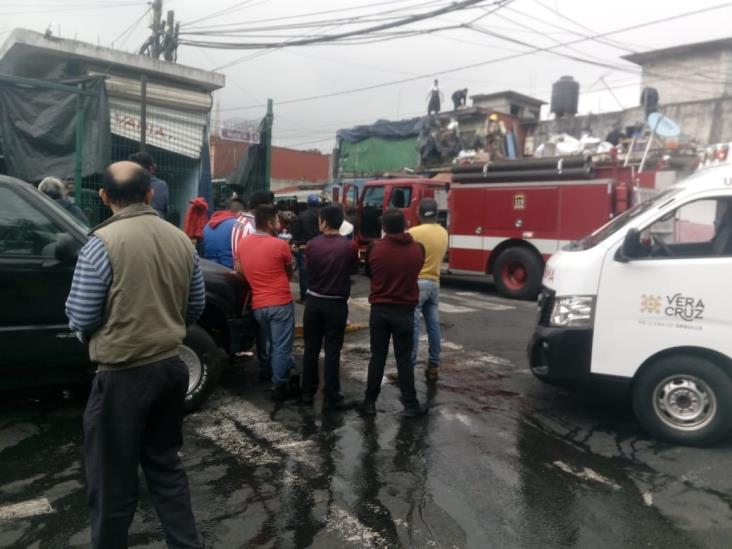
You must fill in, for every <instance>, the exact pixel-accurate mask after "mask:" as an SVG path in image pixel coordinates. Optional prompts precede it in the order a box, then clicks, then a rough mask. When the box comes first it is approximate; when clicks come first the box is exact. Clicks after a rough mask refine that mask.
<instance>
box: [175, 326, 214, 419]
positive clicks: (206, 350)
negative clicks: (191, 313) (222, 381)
mask: <svg viewBox="0 0 732 549" xmlns="http://www.w3.org/2000/svg"><path fill="white" fill-rule="evenodd" d="M178 354H179V355H180V358H181V360H182V361H183V362H184V363H185V365H186V366H187V367H188V393H187V394H186V412H192V411H193V410H196V409H198V408H199V407H200V406H201V404H203V403H204V402H205V401H206V399H207V398H208V397H209V396H210V395H211V393H212V392H213V390H214V389H215V388H216V386H217V385H218V383H219V376H220V375H221V368H222V366H223V359H224V356H225V355H224V353H223V351H222V350H221V349H220V348H219V347H217V346H216V342H215V341H214V340H213V338H212V337H211V336H210V335H209V334H208V332H206V330H204V329H203V328H201V327H200V326H197V325H193V326H189V327H188V333H187V334H186V338H185V339H184V340H183V344H182V345H181V346H180V347H178Z"/></svg>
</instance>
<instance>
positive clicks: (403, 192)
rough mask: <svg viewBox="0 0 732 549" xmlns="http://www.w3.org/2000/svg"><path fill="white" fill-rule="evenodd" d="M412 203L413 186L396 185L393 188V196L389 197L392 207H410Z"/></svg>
mask: <svg viewBox="0 0 732 549" xmlns="http://www.w3.org/2000/svg"><path fill="white" fill-rule="evenodd" d="M411 203H412V188H411V187H395V188H393V189H392V190H391V197H390V198H389V207H390V208H400V209H404V208H408V207H409V205H410V204H411Z"/></svg>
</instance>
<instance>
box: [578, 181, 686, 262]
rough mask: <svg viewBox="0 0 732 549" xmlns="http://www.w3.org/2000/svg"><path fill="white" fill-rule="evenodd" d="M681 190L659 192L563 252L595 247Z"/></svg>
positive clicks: (671, 189)
mask: <svg viewBox="0 0 732 549" xmlns="http://www.w3.org/2000/svg"><path fill="white" fill-rule="evenodd" d="M680 191H681V189H679V188H676V187H672V188H670V189H666V190H665V191H663V192H661V193H660V194H657V195H656V196H654V197H653V198H651V199H649V200H646V201H644V202H641V203H639V204H636V205H635V206H633V207H632V208H630V209H629V210H626V211H624V212H623V213H621V214H620V215H619V216H617V217H615V218H613V219H611V220H610V222H609V223H606V224H605V225H603V226H602V227H600V228H599V229H597V230H596V231H595V232H594V233H592V234H590V235H589V236H586V237H584V238H581V239H580V240H575V241H574V242H572V243H570V244H569V245H568V246H567V247H566V248H565V250H570V251H572V250H573V251H578V250H589V249H590V248H594V247H595V246H597V245H598V244H599V243H600V242H602V241H603V240H605V239H606V238H608V237H610V236H612V235H613V234H615V233H616V232H618V231H619V230H620V229H622V228H623V227H625V226H626V225H627V224H628V223H630V222H631V221H632V220H633V219H635V218H636V217H638V216H640V215H643V214H644V213H645V212H647V211H648V210H650V209H652V208H654V207H656V206H659V205H661V204H663V203H664V202H667V201H668V200H669V199H672V198H673V196H674V195H676V194H677V193H679V192H680Z"/></svg>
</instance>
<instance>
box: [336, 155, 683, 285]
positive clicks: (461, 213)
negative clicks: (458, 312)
mask: <svg viewBox="0 0 732 549" xmlns="http://www.w3.org/2000/svg"><path fill="white" fill-rule="evenodd" d="M674 179H675V172H673V171H668V172H661V171H648V172H643V173H635V169H634V168H633V167H632V166H622V165H621V164H619V163H618V162H616V161H612V162H608V163H606V164H602V165H594V164H592V162H591V161H590V159H589V158H587V157H585V156H582V155H578V156H570V157H551V158H530V159H521V160H505V161H495V162H492V163H491V164H489V165H480V164H479V165H476V164H472V165H468V166H454V167H453V168H452V172H451V173H450V174H445V173H442V174H440V175H439V176H437V177H435V178H432V179H425V178H414V179H395V180H389V179H382V180H372V181H368V182H366V183H365V184H364V185H363V186H362V187H361V188H360V189H359V188H358V187H357V186H355V185H349V184H346V185H344V187H343V189H342V194H339V193H335V195H334V200H335V201H336V202H341V203H343V204H344V206H346V209H347V210H349V209H350V210H351V211H355V212H357V223H356V226H357V232H356V238H357V241H358V243H359V247H360V248H361V250H362V251H364V250H365V248H366V246H367V245H368V244H369V243H370V242H371V241H372V240H373V239H376V238H379V237H380V236H381V224H380V221H379V219H380V217H381V213H382V212H383V210H384V209H385V208H399V209H401V210H402V211H403V212H404V213H405V217H406V219H407V224H408V226H413V225H414V224H417V223H419V221H418V217H417V208H418V205H419V201H420V200H421V199H422V198H424V197H433V198H435V199H436V200H437V202H438V204H440V205H441V208H442V210H441V212H440V214H441V221H442V222H443V223H444V224H445V225H446V226H447V228H448V231H449V235H450V239H449V249H448V257H447V265H446V272H447V273H448V274H456V275H460V274H469V275H476V274H480V275H489V276H492V277H493V280H494V283H495V285H496V289H497V291H498V293H500V294H501V295H503V296H506V297H509V298H515V299H534V298H535V297H536V296H537V295H538V293H539V290H540V289H541V279H542V274H543V272H544V265H545V263H546V261H547V260H548V259H549V257H550V256H551V255H552V254H553V253H555V252H557V251H558V250H560V249H561V248H562V247H564V246H565V245H566V244H569V243H570V242H571V241H573V240H577V239H579V238H582V237H583V236H586V235H587V234H590V233H591V232H592V231H594V230H595V229H597V228H598V227H600V226H602V225H604V224H605V223H607V221H608V220H609V219H611V218H612V217H614V216H615V215H617V214H619V213H621V212H623V211H625V210H626V209H627V208H629V207H630V206H632V205H633V204H635V203H636V202H638V201H642V200H644V199H645V198H648V197H649V196H650V195H652V194H654V193H655V190H656V189H659V188H664V187H666V186H670V185H671V184H673V183H674Z"/></svg>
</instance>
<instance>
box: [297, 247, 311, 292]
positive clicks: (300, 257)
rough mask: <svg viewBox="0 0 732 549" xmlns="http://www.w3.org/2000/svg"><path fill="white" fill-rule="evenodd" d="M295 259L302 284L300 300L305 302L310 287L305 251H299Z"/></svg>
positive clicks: (298, 278)
mask: <svg viewBox="0 0 732 549" xmlns="http://www.w3.org/2000/svg"><path fill="white" fill-rule="evenodd" d="M295 259H296V261H297V273H298V274H297V280H298V282H299V283H300V300H301V301H305V300H306V299H307V294H308V286H309V285H310V280H309V277H308V270H307V268H306V267H305V250H300V251H298V252H297V255H296V257H295Z"/></svg>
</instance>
